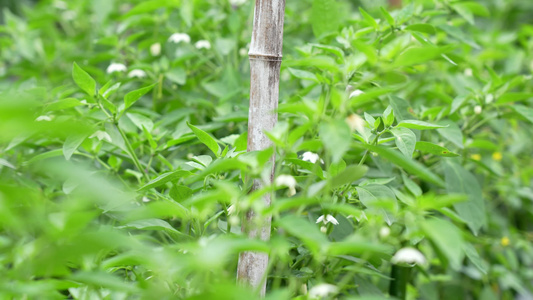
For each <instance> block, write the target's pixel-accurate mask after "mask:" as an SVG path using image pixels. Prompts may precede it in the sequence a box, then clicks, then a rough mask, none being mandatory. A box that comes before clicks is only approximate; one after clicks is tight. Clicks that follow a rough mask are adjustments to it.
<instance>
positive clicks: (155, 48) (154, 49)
mask: <svg viewBox="0 0 533 300" xmlns="http://www.w3.org/2000/svg"><path fill="white" fill-rule="evenodd" d="M150 54H152V56H158V55H159V54H161V44H160V43H155V44H152V45H151V46H150Z"/></svg>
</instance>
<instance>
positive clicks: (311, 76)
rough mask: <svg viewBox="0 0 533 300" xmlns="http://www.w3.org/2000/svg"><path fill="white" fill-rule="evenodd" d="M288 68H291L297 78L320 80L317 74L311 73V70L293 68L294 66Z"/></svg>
mask: <svg viewBox="0 0 533 300" xmlns="http://www.w3.org/2000/svg"><path fill="white" fill-rule="evenodd" d="M288 69H289V72H291V74H292V75H293V76H294V77H296V78H300V79H304V80H311V81H315V82H319V80H318V78H317V77H316V75H315V74H313V73H311V72H308V71H304V70H298V69H293V68H288Z"/></svg>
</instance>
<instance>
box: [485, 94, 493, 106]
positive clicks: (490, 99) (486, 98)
mask: <svg viewBox="0 0 533 300" xmlns="http://www.w3.org/2000/svg"><path fill="white" fill-rule="evenodd" d="M492 101H494V95H493V94H488V95H487V97H485V103H487V104H489V103H491V102H492Z"/></svg>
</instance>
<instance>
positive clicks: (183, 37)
mask: <svg viewBox="0 0 533 300" xmlns="http://www.w3.org/2000/svg"><path fill="white" fill-rule="evenodd" d="M168 41H169V42H172V43H175V44H179V43H181V42H184V43H187V44H188V43H190V42H191V37H190V36H189V35H188V34H186V33H174V34H172V35H171V36H170V37H169V38H168Z"/></svg>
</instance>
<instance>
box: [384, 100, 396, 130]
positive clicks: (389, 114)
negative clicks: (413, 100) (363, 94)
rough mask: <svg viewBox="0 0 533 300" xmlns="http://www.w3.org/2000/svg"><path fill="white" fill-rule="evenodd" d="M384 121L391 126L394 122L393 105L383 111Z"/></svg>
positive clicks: (387, 125) (386, 125)
mask: <svg viewBox="0 0 533 300" xmlns="http://www.w3.org/2000/svg"><path fill="white" fill-rule="evenodd" d="M383 122H384V125H385V127H389V126H391V125H392V123H394V112H393V110H392V107H391V106H390V105H389V106H387V108H386V109H385V111H384V112H383Z"/></svg>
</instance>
